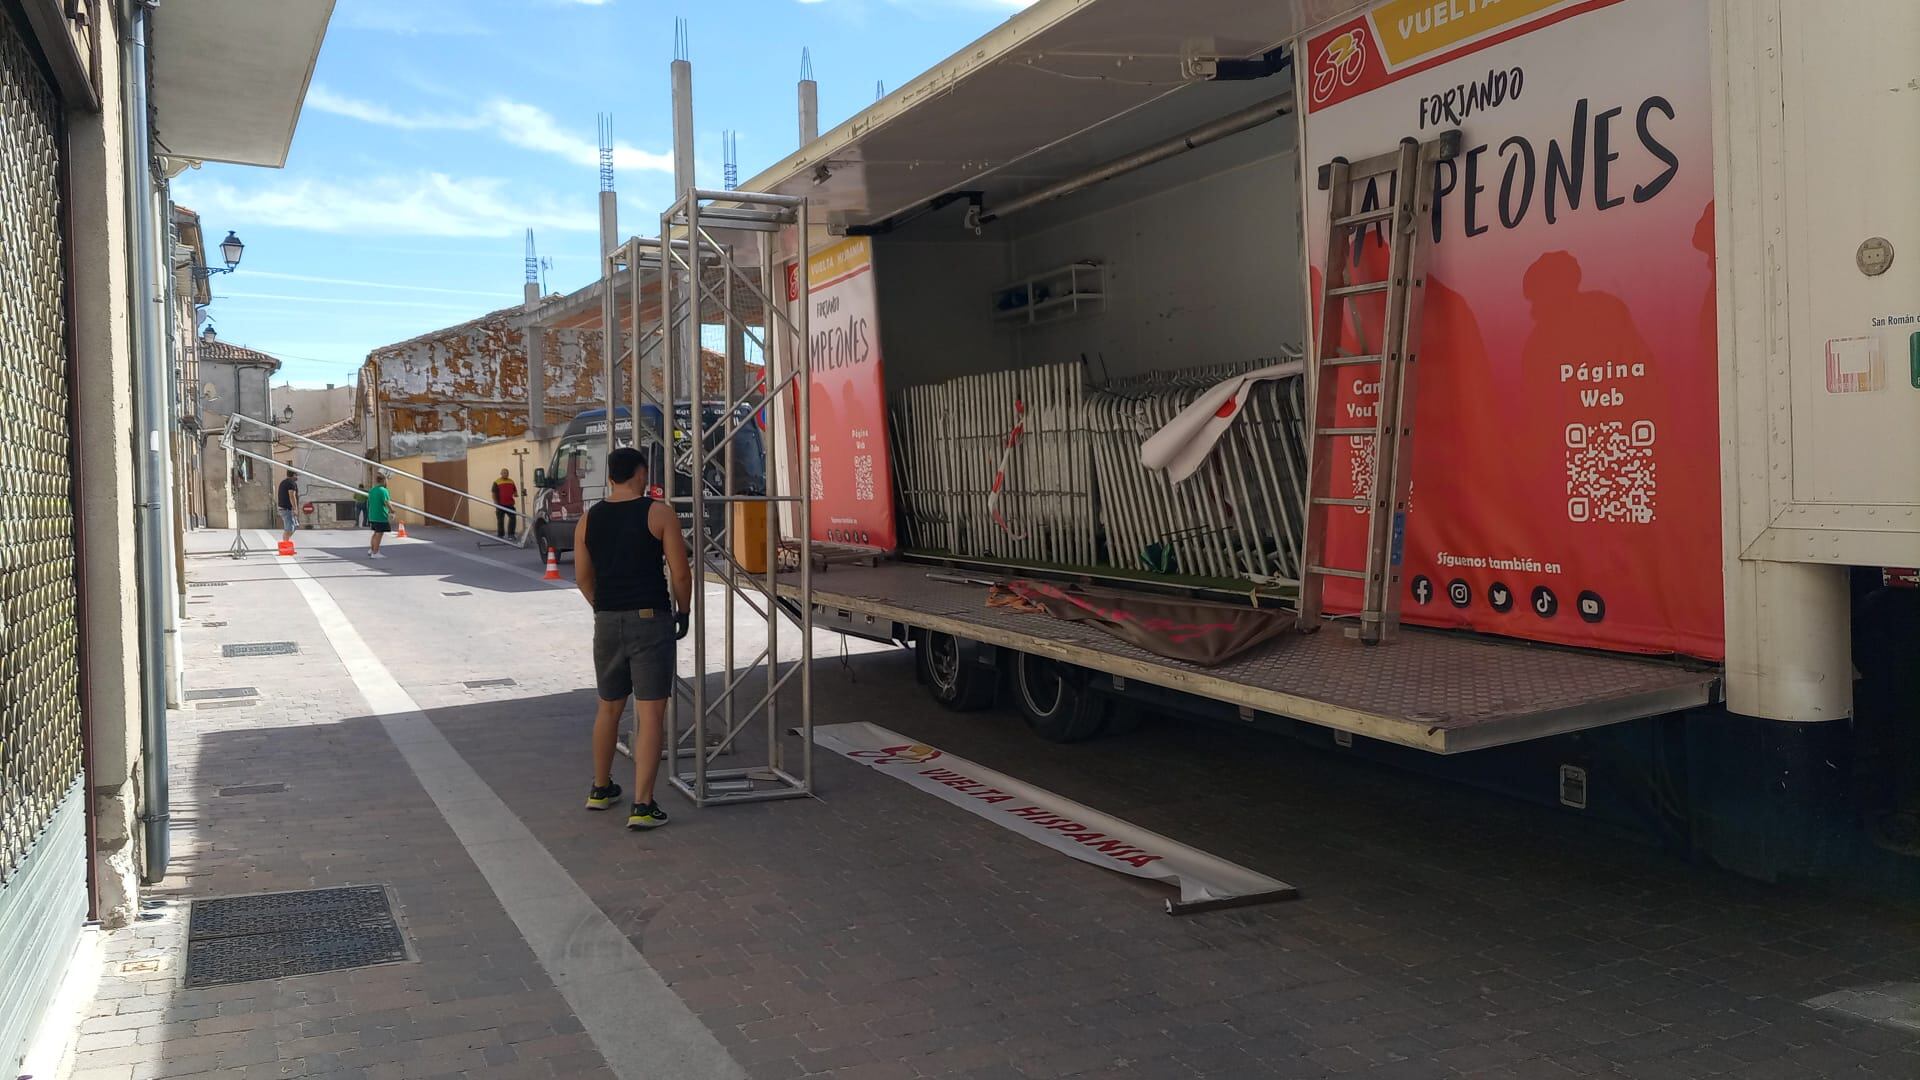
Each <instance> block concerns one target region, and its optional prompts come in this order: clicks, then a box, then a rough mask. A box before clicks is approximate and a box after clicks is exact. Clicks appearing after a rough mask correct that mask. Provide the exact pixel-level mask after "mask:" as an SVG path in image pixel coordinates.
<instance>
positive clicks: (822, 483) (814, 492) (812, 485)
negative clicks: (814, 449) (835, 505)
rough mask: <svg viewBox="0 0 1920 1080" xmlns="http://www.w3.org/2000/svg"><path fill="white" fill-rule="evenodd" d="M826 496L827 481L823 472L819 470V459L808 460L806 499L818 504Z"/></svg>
mask: <svg viewBox="0 0 1920 1080" xmlns="http://www.w3.org/2000/svg"><path fill="white" fill-rule="evenodd" d="M826 496H827V480H826V474H825V472H824V471H822V469H821V464H820V459H819V458H810V459H808V461H807V497H808V498H810V499H812V500H814V501H815V502H818V501H820V500H821V499H824V498H826Z"/></svg>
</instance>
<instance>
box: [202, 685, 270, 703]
mask: <svg viewBox="0 0 1920 1080" xmlns="http://www.w3.org/2000/svg"><path fill="white" fill-rule="evenodd" d="M259 696H260V691H258V690H256V689H254V688H253V687H251V686H223V687H220V688H219V689H217V690H189V691H187V700H188V701H206V700H208V699H210V698H230V697H259Z"/></svg>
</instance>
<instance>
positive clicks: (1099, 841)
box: [813, 723, 1299, 914]
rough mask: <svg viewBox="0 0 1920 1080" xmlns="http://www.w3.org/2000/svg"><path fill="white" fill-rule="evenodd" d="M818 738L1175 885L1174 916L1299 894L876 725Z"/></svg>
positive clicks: (1073, 848)
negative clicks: (1176, 893) (1178, 897)
mask: <svg viewBox="0 0 1920 1080" xmlns="http://www.w3.org/2000/svg"><path fill="white" fill-rule="evenodd" d="M813 738H814V741H815V742H817V743H819V744H820V745H821V746H824V747H826V748H827V749H829V750H832V751H834V752H835V753H838V754H842V755H844V756H846V757H848V758H850V759H852V760H854V761H857V762H859V763H860V764H862V765H865V766H867V767H868V768H871V769H873V770H874V771H876V772H882V773H885V774H887V775H888V776H891V777H893V778H894V779H896V780H901V781H904V782H906V783H909V784H912V785H913V786H914V787H917V788H919V789H920V790H922V791H925V792H927V793H928V794H930V795H934V796H937V797H939V798H941V799H944V800H946V801H947V802H950V803H952V804H953V805H955V806H958V807H960V808H962V809H964V810H966V811H967V812H969V813H971V814H975V815H978V816H979V817H983V818H986V819H987V820H988V821H992V822H994V823H995V824H998V825H1000V826H1002V827H1004V828H1007V829H1011V830H1013V831H1014V832H1016V833H1019V834H1020V835H1021V836H1024V837H1026V838H1027V839H1029V840H1034V841H1038V842H1039V843H1042V844H1045V845H1047V846H1048V847H1050V848H1053V849H1054V850H1055V851H1060V852H1064V853H1065V854H1067V855H1071V856H1073V857H1074V858H1076V859H1079V860H1080V861H1081V862H1085V863H1092V864H1093V865H1094V866H1100V867H1105V868H1106V869H1108V870H1117V871H1119V872H1120V873H1122V874H1131V875H1133V876H1134V877H1143V878H1153V879H1154V880H1156V881H1164V882H1167V883H1168V884H1170V885H1174V886H1177V887H1178V888H1179V890H1180V899H1179V900H1178V901H1177V902H1176V901H1172V900H1169V901H1168V902H1167V910H1168V911H1170V912H1172V913H1174V914H1182V913H1185V912H1191V911H1200V910H1205V909H1207V908H1212V907H1227V906H1235V905H1240V904H1254V903H1262V902H1265V901H1268V900H1288V899H1292V898H1293V897H1295V896H1297V895H1299V893H1298V891H1297V890H1295V889H1294V887H1293V886H1291V885H1289V884H1287V883H1286V882H1284V881H1276V880H1274V879H1273V878H1270V877H1267V876H1266V875H1264V874H1256V873H1254V872H1253V871H1251V870H1249V869H1247V868H1246V867H1244V866H1240V865H1238V864H1237V863H1230V862H1228V861H1227V860H1225V859H1220V858H1215V857H1214V856H1212V855H1208V854H1207V853H1205V852H1203V851H1195V850H1194V849H1193V848H1190V847H1187V846H1186V845H1184V844H1179V843H1176V842H1174V841H1172V840H1169V839H1167V838H1166V837H1164V836H1161V835H1160V834H1159V833H1155V832H1149V831H1147V830H1146V829H1142V828H1140V827H1139V826H1137V825H1132V824H1129V823H1127V822H1125V821H1121V820H1120V819H1119V818H1116V817H1110V816H1108V815H1106V814H1103V813H1101V812H1100V811H1098V810H1094V809H1091V808H1090V807H1086V806H1082V805H1080V804H1079V803H1077V802H1074V801H1072V800H1071V799H1063V798H1061V797H1060V796H1058V795H1055V794H1053V793H1051V792H1047V791H1042V790H1041V789H1039V788H1036V787H1034V786H1032V785H1030V784H1025V783H1022V782H1020V781H1019V780H1016V779H1014V778H1013V777H1011V776H1008V775H1006V774H1004V773H999V772H995V771H994V770H992V769H989V768H987V767H986V766H984V765H976V764H974V763H973V762H971V761H968V760H966V759H965V758H959V757H955V756H953V755H952V754H949V753H947V752H945V751H943V750H939V749H936V748H934V747H931V746H926V745H924V744H921V743H916V742H914V741H913V740H912V739H909V738H907V737H906V736H905V735H901V734H898V733H897V732H892V731H888V730H887V729H886V728H883V727H879V726H877V725H874V724H866V723H859V724H830V725H827V726H825V727H817V728H814V729H813Z"/></svg>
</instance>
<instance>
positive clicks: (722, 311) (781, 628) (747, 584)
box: [625, 188, 813, 806]
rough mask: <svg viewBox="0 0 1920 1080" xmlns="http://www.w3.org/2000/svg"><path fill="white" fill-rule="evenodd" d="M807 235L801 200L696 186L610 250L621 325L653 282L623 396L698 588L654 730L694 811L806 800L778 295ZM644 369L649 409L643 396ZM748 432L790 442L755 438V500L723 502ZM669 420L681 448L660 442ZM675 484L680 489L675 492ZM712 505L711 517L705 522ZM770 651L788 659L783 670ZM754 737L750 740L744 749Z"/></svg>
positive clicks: (791, 325)
mask: <svg viewBox="0 0 1920 1080" xmlns="http://www.w3.org/2000/svg"><path fill="white" fill-rule="evenodd" d="M807 229H808V220H807V202H806V199H805V198H802V197H798V196H788V195H774V194H765V193H760V192H748V191H703V190H700V189H697V188H696V189H690V190H688V191H687V193H686V194H685V195H683V196H682V197H681V198H680V199H678V200H677V201H676V202H675V203H674V204H673V205H672V206H671V207H670V208H668V210H667V211H666V212H665V213H664V214H662V215H661V217H660V238H659V239H658V240H655V241H651V242H649V241H630V242H629V245H628V250H627V253H626V254H627V257H628V262H627V268H628V272H629V273H630V274H632V275H633V276H632V279H631V280H632V282H633V296H634V297H635V301H634V305H635V312H634V314H635V315H636V316H638V315H639V314H641V311H640V308H641V305H640V304H639V301H638V297H639V295H640V293H641V288H640V286H641V284H642V281H643V278H644V276H645V275H646V274H647V273H648V271H649V270H651V271H652V272H653V273H656V274H657V275H658V281H659V298H660V299H659V306H658V315H657V316H656V317H655V318H654V319H653V320H651V321H650V322H649V323H648V324H647V325H645V326H642V325H641V320H640V319H639V318H638V317H636V318H634V320H633V321H632V323H630V325H629V329H628V342H627V347H626V350H625V351H626V352H628V353H629V354H630V355H632V356H634V357H635V358H636V359H637V362H636V363H635V364H634V379H633V386H632V388H631V389H632V409H633V416H634V417H635V423H636V427H635V432H636V435H637V434H638V431H639V428H638V424H639V422H640V418H641V417H642V416H644V415H645V413H644V411H643V409H642V406H643V403H645V402H647V401H653V403H654V404H655V406H656V407H657V408H658V410H659V412H658V416H659V417H660V420H661V426H662V428H663V429H664V430H662V431H661V432H659V433H658V434H659V437H660V443H659V445H661V446H662V447H663V448H664V453H665V460H666V462H667V463H668V467H667V468H665V469H663V470H662V472H663V473H664V475H663V476H661V477H660V478H659V482H660V483H661V485H662V486H663V488H664V489H665V493H666V497H667V499H668V501H669V503H671V504H672V505H673V506H674V509H675V510H676V511H678V512H679V513H680V517H681V519H682V521H687V520H688V519H689V516H690V518H691V521H690V525H689V532H690V535H689V537H688V546H689V547H690V548H691V550H692V551H693V557H694V566H695V570H696V573H697V574H699V575H700V576H701V577H702V578H704V579H705V580H704V582H696V588H695V589H694V592H693V612H692V616H693V618H692V623H693V661H694V665H693V674H692V675H691V677H682V676H681V675H679V673H678V672H677V671H676V673H675V684H676V685H675V695H674V700H673V701H672V702H671V703H670V704H669V706H668V709H667V721H666V724H667V726H666V732H665V735H666V740H665V745H666V746H667V747H669V748H670V749H669V750H668V752H667V754H666V755H665V756H666V761H667V768H668V780H669V782H671V783H672V784H673V785H674V786H675V787H677V788H679V789H680V791H681V792H682V793H684V794H685V795H686V796H687V797H688V798H690V799H692V800H693V802H694V804H695V805H696V806H706V805H709V804H718V803H730V802H762V801H766V800H771V799H786V798H799V797H804V796H808V795H811V794H812V791H813V673H812V661H813V579H812V561H813V560H812V551H811V542H810V538H811V535H812V524H813V523H812V513H811V506H810V503H809V500H808V497H807V491H806V489H805V488H804V487H802V486H800V481H799V478H800V477H802V476H804V472H803V471H802V470H799V469H797V468H795V467H794V466H795V465H796V463H797V462H798V461H800V460H802V459H803V458H804V456H805V454H806V449H805V448H806V447H807V446H808V445H809V443H810V440H811V437H812V423H811V419H810V411H811V401H810V399H809V395H810V387H811V382H812V379H811V360H810V350H809V349H808V347H807V342H808V324H807V305H806V304H805V303H804V302H800V303H796V304H794V305H793V309H792V312H791V314H789V312H788V310H787V305H786V304H785V303H782V302H781V301H782V300H784V299H785V296H787V295H797V296H798V297H801V298H804V297H805V296H806V295H807V258H806V253H807ZM643 249H644V250H643ZM781 252H792V253H795V254H794V259H795V262H796V265H795V267H794V269H793V271H792V273H793V275H794V276H793V278H792V279H790V280H788V281H783V284H785V285H786V286H787V292H786V293H784V294H782V295H780V296H779V297H776V296H775V295H773V292H774V290H773V288H772V283H773V282H775V281H781V280H782V279H781V277H780V275H779V274H777V273H776V267H775V259H776V257H777V256H778V254H779V253H781ZM796 290H797V291H796ZM755 315H758V319H755V318H754V316H755ZM709 321H711V322H714V323H719V324H722V325H724V327H725V329H726V331H727V332H726V333H725V334H724V335H723V337H724V340H725V342H726V344H725V345H724V346H723V347H722V350H721V361H722V369H723V370H722V372H721V373H720V377H719V379H718V380H717V382H718V384H719V387H720V393H719V394H718V395H717V397H718V400H717V401H712V400H709V399H710V398H711V397H712V396H713V395H712V385H713V383H712V382H711V381H710V380H709V378H708V375H707V372H706V367H707V364H706V360H705V353H704V350H703V349H702V347H701V334H700V328H701V325H702V324H703V323H706V322H709ZM749 342H750V343H751V344H753V345H754V346H756V347H757V348H758V349H759V350H760V355H761V357H762V358H763V360H764V361H765V364H766V366H765V368H764V372H765V374H764V375H763V376H762V378H761V379H760V381H759V382H758V383H757V384H756V385H751V386H743V385H740V383H741V382H742V381H743V380H742V378H741V375H742V372H743V371H744V364H743V363H742V360H743V358H742V357H739V356H736V355H734V352H735V350H736V349H737V348H742V347H744V345H745V344H746V343H749ZM656 370H657V371H658V372H659V374H660V376H661V378H660V379H659V380H658V384H659V385H660V386H661V388H662V394H661V399H655V398H654V396H653V394H652V393H651V392H650V390H649V387H651V386H652V385H654V384H655V380H653V379H651V378H650V377H649V376H650V375H651V374H652V373H653V372H654V371H656ZM683 400H684V401H686V402H687V403H688V408H687V415H686V419H685V420H684V421H682V420H680V419H679V409H678V403H680V402H681V401H683ZM711 406H718V407H717V408H714V407H711ZM787 417H791V418H792V421H791V423H788V422H786V421H785V419H784V418H787ZM776 418H780V422H776ZM755 423H764V424H766V426H767V427H768V428H769V434H770V435H774V434H775V433H779V432H791V434H792V438H791V439H782V438H780V437H770V438H762V439H760V440H758V444H759V448H760V449H759V452H760V453H761V454H762V455H763V460H762V461H761V462H759V464H760V465H761V468H760V470H759V475H760V476H761V477H763V478H764V483H762V484H761V485H759V486H760V487H761V488H762V489H763V490H761V491H756V492H747V491H741V490H739V477H741V476H742V475H743V471H742V470H741V469H740V468H737V467H736V466H737V465H739V464H741V463H740V462H737V461H736V457H737V456H738V455H739V454H741V453H743V452H747V451H744V450H742V449H741V443H742V440H740V439H739V438H737V437H736V436H737V435H738V434H739V432H740V429H741V428H742V427H743V426H745V425H748V424H755ZM682 424H684V427H685V433H684V437H681V433H680V432H679V431H677V430H676V429H678V428H680V427H681V426H682ZM683 480H685V481H688V483H687V486H689V487H691V490H690V491H679V490H677V488H679V487H680V486H682V483H683ZM715 503H718V504H719V507H718V508H719V510H720V511H721V513H719V514H718V515H714V516H713V517H710V516H709V515H710V511H711V509H712V508H713V507H714V504H715ZM782 504H787V508H788V509H789V510H790V512H789V513H788V514H786V515H784V516H785V517H786V518H787V520H789V521H791V522H792V524H793V526H794V530H793V531H794V536H793V537H792V538H791V540H790V541H789V542H788V543H787V544H786V545H785V548H786V550H787V551H789V552H793V551H794V550H795V549H796V548H797V554H798V561H797V565H796V568H795V570H794V571H793V572H792V574H790V575H787V580H786V582H785V584H787V585H788V586H789V590H790V591H789V592H788V593H787V594H786V596H785V597H783V596H782V593H781V586H782V584H783V582H782V580H781V579H782V575H781V572H780V565H781V554H782V546H783V545H782V544H781V542H780V536H779V533H780V527H779V524H780V521H781V519H782V517H783V515H782V514H781V512H780V511H781V510H782ZM688 511H691V514H690V515H689V514H688ZM749 521H753V522H758V523H764V525H763V528H764V532H765V536H764V540H762V539H761V538H757V537H756V538H754V545H755V547H756V548H762V547H763V552H762V551H756V552H755V553H754V554H755V555H759V556H760V557H761V558H763V559H764V562H761V559H760V558H754V559H752V561H755V562H761V565H760V566H759V567H758V568H750V567H749V566H747V565H745V564H744V563H743V562H742V557H743V556H745V555H746V554H747V553H746V552H745V551H744V550H743V548H742V545H743V544H744V542H745V539H746V537H745V531H746V530H748V529H749V528H750V526H749V525H748V524H747V522H749ZM736 541H740V543H736ZM709 583H717V584H721V585H724V589H723V590H722V592H721V596H720V598H719V600H718V602H716V601H715V600H712V599H710V598H709V597H708V596H707V589H706V587H705V586H706V585H707V584H709ZM716 608H717V609H718V610H717V611H716V610H715V609H716ZM745 612H750V613H751V614H745ZM716 615H717V616H718V618H719V620H720V631H721V633H720V637H721V647H722V652H723V654H724V657H725V663H724V664H719V665H714V666H715V668H716V670H715V671H714V672H713V673H712V675H711V676H709V673H708V668H709V662H710V659H711V658H712V657H711V650H710V649H709V647H708V640H707V631H708V628H709V626H710V625H711V623H712V620H713V619H714V618H715V616H716ZM743 618H749V619H752V620H754V621H755V622H763V623H764V627H765V639H766V640H765V645H764V647H762V648H760V649H759V650H758V652H757V654H756V655H755V656H754V657H753V658H752V659H750V660H748V661H746V662H745V663H744V664H743V663H741V661H740V649H739V648H738V647H737V646H738V641H737V637H738V631H739V629H740V622H741V620H742V619H743ZM796 634H797V640H796V637H795V635H796ZM783 645H784V646H786V649H785V650H784V651H786V652H788V653H791V654H793V655H790V656H788V657H786V658H784V659H783V655H782V654H783ZM796 646H797V647H796ZM796 681H797V683H798V686H797V688H794V689H792V690H791V691H790V696H789V703H791V698H792V697H797V698H798V706H799V716H798V718H797V721H798V722H797V723H795V722H794V721H795V719H796V718H794V717H792V716H791V714H789V715H788V716H787V719H786V723H787V724H788V725H789V726H791V727H792V728H794V729H795V731H796V732H797V734H798V735H799V737H800V744H799V749H798V756H799V760H798V762H797V763H794V762H789V761H788V760H787V757H788V753H787V746H786V745H785V743H784V742H783V735H784V733H783V730H782V726H781V725H782V711H781V696H782V692H783V691H789V689H790V688H789V684H790V683H794V682H796ZM710 683H711V684H712V685H710ZM749 701H751V704H748V702H749ZM683 705H684V706H686V707H687V709H688V712H687V714H686V715H685V716H684V717H683V716H682V715H681V712H680V710H681V708H682V706H683ZM754 729H760V730H759V731H757V732H755V734H754V735H753V736H752V737H751V738H750V737H749V734H748V733H749V732H750V731H753V730H754ZM762 734H763V735H764V737H765V763H764V764H748V765H730V766H729V767H726V768H716V767H715V761H716V759H717V758H718V757H719V756H720V755H721V754H725V753H738V754H739V755H742V756H743V757H748V758H751V757H756V756H759V755H758V754H756V753H755V752H754V750H753V749H752V748H751V747H750V746H749V745H748V744H749V743H753V742H758V741H759V736H760V735H762ZM695 748H698V749H695Z"/></svg>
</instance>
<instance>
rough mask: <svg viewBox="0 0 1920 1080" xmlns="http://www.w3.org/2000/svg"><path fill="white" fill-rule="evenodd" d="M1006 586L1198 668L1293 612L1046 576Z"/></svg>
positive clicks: (1252, 642)
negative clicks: (1063, 582) (1100, 586)
mask: <svg viewBox="0 0 1920 1080" xmlns="http://www.w3.org/2000/svg"><path fill="white" fill-rule="evenodd" d="M1004 588H1005V589H1006V590H1007V591H1008V592H1011V593H1013V594H1014V595H1015V596H1018V597H1020V598H1021V599H1023V600H1026V601H1029V602H1031V603H1033V604H1036V605H1038V606H1039V607H1040V608H1041V609H1042V610H1044V611H1045V612H1046V613H1047V614H1049V615H1052V616H1053V617H1054V618H1056V619H1065V620H1067V621H1068V622H1083V623H1089V624H1091V625H1093V626H1097V627H1099V628H1100V629H1102V630H1105V631H1106V632H1107V633H1109V634H1112V635H1113V636H1114V637H1117V638H1119V639H1120V640H1122V641H1126V642H1130V643H1132V644H1134V645H1138V646H1139V647H1141V648H1143V649H1145V650H1147V651H1148V652H1151V653H1153V654H1155V655H1156V656H1165V657H1168V658H1169V659H1173V660H1185V661H1187V662H1188V663H1191V664H1199V665H1201V666H1202V667H1212V666H1213V665H1215V664H1220V663H1224V662H1226V661H1228V660H1231V659H1233V658H1234V657H1236V656H1238V655H1240V654H1241V653H1243V652H1246V651H1247V650H1248V649H1251V648H1253V647H1254V646H1256V645H1259V644H1261V643H1263V642H1267V641H1271V640H1273V639H1274V638H1276V637H1279V636H1280V635H1281V634H1284V633H1286V632H1287V631H1289V630H1291V629H1293V626H1294V614H1293V612H1291V611H1279V610H1275V609H1271V608H1265V609H1263V608H1252V607H1243V606H1241V605H1238V604H1222V603H1214V602H1210V601H1206V600H1186V599H1176V598H1173V597H1163V596H1152V595H1149V594H1145V593H1130V592H1120V591H1118V590H1114V589H1098V588H1089V587H1087V586H1083V585H1055V584H1052V583H1050V582H1044V581H1009V582H1007V583H1006V585H1005V586H1004Z"/></svg>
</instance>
